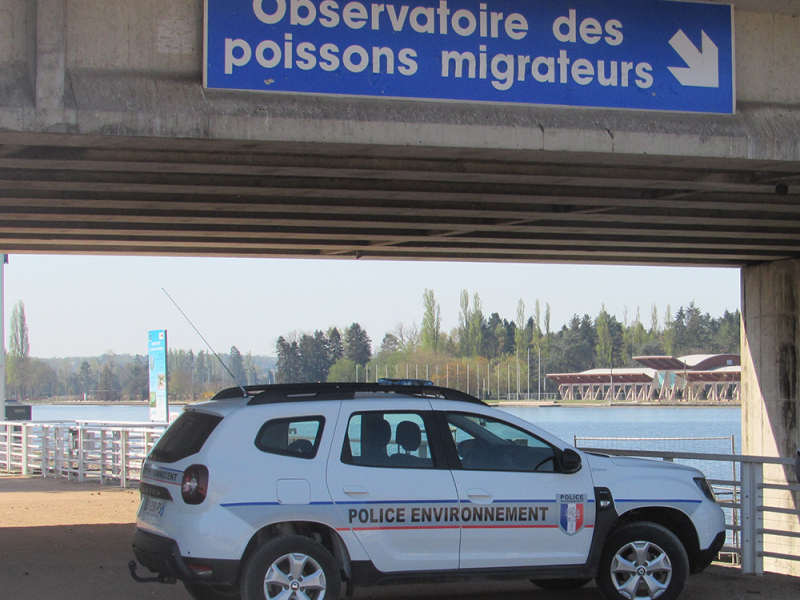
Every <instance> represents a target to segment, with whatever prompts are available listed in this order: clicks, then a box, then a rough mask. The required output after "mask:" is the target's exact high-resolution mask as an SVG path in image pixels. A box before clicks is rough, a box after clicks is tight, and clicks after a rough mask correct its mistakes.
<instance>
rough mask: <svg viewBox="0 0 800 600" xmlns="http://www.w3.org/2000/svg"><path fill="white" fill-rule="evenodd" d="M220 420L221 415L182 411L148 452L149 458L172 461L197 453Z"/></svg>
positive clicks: (164, 461) (157, 460)
mask: <svg viewBox="0 0 800 600" xmlns="http://www.w3.org/2000/svg"><path fill="white" fill-rule="evenodd" d="M220 421H222V417H219V416H217V415H209V414H207V413H202V412H195V411H191V412H185V413H183V414H182V415H181V416H180V417H178V418H177V419H176V420H175V422H174V423H173V424H172V425H170V427H169V428H168V429H167V430H166V431H165V432H164V435H162V436H161V439H160V440H158V443H157V444H156V445H155V447H154V448H153V451H152V452H150V457H149V458H150V460H154V461H156V462H163V463H173V462H176V461H179V460H181V459H182V458H186V457H187V456H191V455H192V454H197V453H198V452H200V449H201V448H202V447H203V444H205V443H206V440H207V439H208V436H210V435H211V432H212V431H214V428H215V427H216V426H217V425H219V422H220Z"/></svg>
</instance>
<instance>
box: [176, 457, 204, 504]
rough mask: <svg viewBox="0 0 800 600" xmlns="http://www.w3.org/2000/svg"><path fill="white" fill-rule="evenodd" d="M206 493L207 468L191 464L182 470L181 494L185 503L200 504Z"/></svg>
mask: <svg viewBox="0 0 800 600" xmlns="http://www.w3.org/2000/svg"><path fill="white" fill-rule="evenodd" d="M207 493H208V469H207V468H206V467H205V466H203V465H192V466H191V467H189V468H187V469H186V470H185V471H184V472H183V481H182V482H181V496H182V497H183V501H184V502H185V503H186V504H200V503H201V502H202V501H203V500H205V499H206V494H207Z"/></svg>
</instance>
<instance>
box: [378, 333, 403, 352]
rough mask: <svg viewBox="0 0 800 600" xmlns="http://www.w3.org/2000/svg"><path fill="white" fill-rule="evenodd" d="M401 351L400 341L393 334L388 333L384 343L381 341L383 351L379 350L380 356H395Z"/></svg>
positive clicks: (384, 337)
mask: <svg viewBox="0 0 800 600" xmlns="http://www.w3.org/2000/svg"><path fill="white" fill-rule="evenodd" d="M398 350H400V340H398V339H397V336H396V335H394V334H393V333H387V334H386V335H384V336H383V341H381V349H380V350H379V353H380V354H394V353H395V352H397V351H398Z"/></svg>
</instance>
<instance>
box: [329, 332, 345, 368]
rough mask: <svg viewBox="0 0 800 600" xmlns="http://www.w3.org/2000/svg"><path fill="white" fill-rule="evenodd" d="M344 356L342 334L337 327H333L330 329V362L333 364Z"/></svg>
mask: <svg viewBox="0 0 800 600" xmlns="http://www.w3.org/2000/svg"><path fill="white" fill-rule="evenodd" d="M343 356H344V344H343V342H342V334H341V333H339V330H338V329H337V328H336V327H331V328H329V329H328V362H329V363H330V364H332V365H333V364H335V363H336V362H337V361H338V360H339V359H340V358H342V357H343Z"/></svg>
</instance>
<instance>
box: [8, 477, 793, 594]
mask: <svg viewBox="0 0 800 600" xmlns="http://www.w3.org/2000/svg"><path fill="white" fill-rule="evenodd" d="M138 507H139V493H138V491H135V490H123V489H120V488H116V487H111V486H100V485H98V484H89V483H84V484H78V483H74V482H69V481H64V480H53V479H42V478H31V477H9V476H1V475H0V599H2V600H51V599H56V598H57V599H58V600H148V599H150V598H153V599H159V600H191V599H190V597H189V595H188V594H187V593H186V591H185V590H184V589H183V586H182V585H180V584H178V585H174V586H173V585H162V584H139V583H136V582H135V581H133V579H131V576H130V574H129V573H128V567H127V564H128V561H129V560H131V559H132V558H133V554H132V552H131V534H132V532H133V527H134V525H133V523H134V520H135V517H136V510H137V509H138ZM140 572H141V569H140ZM499 597H502V598H504V600H551V599H552V600H601V597H600V595H599V593H598V591H597V589H596V588H595V587H594V584H589V585H588V586H586V588H584V589H581V590H577V591H574V592H566V593H548V592H544V591H542V590H540V589H538V588H535V587H534V586H533V585H531V584H530V583H529V582H527V581H513V582H490V581H477V582H469V583H460V584H445V583H442V584H435V585H424V586H423V585H413V586H412V585H407V586H391V587H383V588H370V589H359V590H357V591H356V594H355V599H356V600H419V599H437V600H441V599H442V598H452V599H454V600H496V598H499ZM757 597H761V598H763V599H764V600H767V599H769V600H789V599H791V600H795V599H796V598H798V597H800V578H793V577H786V576H781V575H772V574H767V575H764V576H762V577H747V576H744V575H741V574H740V573H739V571H737V570H735V569H731V568H726V567H717V566H714V567H711V568H709V569H708V570H707V571H706V572H705V573H703V574H701V575H698V576H695V577H691V578H690V579H689V585H688V587H687V589H686V591H685V592H684V594H683V596H682V597H681V600H708V599H710V598H724V599H725V600H753V599H754V598H757Z"/></svg>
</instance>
